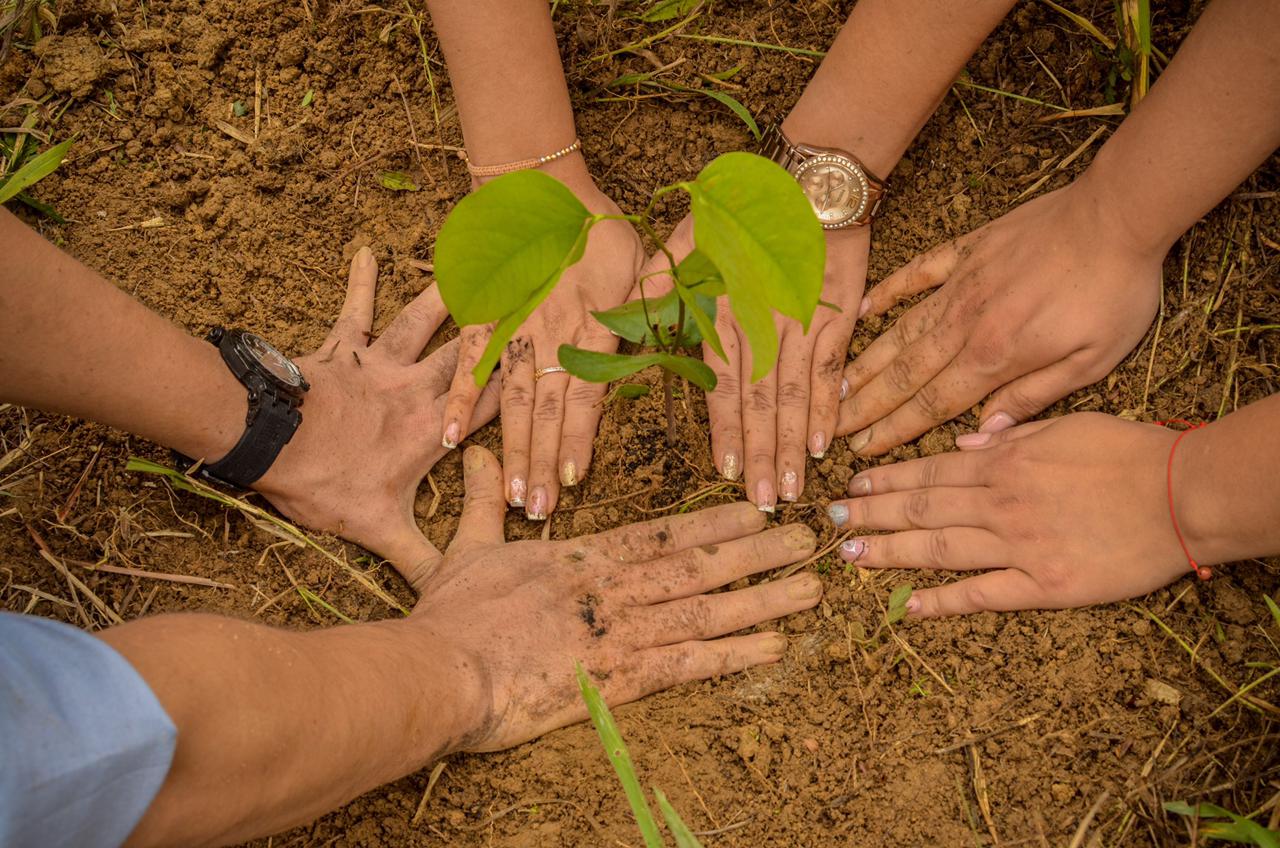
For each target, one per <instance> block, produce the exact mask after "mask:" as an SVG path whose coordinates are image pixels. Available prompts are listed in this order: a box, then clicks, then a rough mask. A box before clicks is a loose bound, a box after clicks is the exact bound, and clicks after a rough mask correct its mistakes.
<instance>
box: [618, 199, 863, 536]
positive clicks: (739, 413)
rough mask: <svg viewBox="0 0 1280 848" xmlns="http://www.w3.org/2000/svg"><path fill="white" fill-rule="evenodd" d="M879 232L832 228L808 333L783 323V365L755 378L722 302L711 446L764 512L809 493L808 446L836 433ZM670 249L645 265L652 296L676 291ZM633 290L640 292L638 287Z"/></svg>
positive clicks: (719, 464)
mask: <svg viewBox="0 0 1280 848" xmlns="http://www.w3.org/2000/svg"><path fill="white" fill-rule="evenodd" d="M870 245H871V233H870V231H869V230H868V229H867V228H866V227H859V228H854V229H846V230H833V231H829V232H828V233H827V268H826V279H825V282H824V284H823V289H822V299H823V300H824V301H826V302H828V303H831V304H834V305H835V306H836V307H838V308H837V309H832V308H831V307H828V306H819V307H818V309H817V311H816V312H815V313H814V314H813V320H812V321H811V322H810V324H809V332H808V333H805V332H804V330H803V329H802V328H801V326H800V324H799V323H798V322H796V321H793V320H792V319H790V318H784V317H779V318H778V320H777V328H778V340H779V352H778V364H777V366H776V367H775V368H774V369H773V370H772V371H770V372H769V374H768V375H767V376H765V377H764V379H762V380H760V381H759V382H758V383H752V382H751V349H750V346H749V345H748V344H747V341H746V336H745V335H744V334H743V333H741V332H740V330H739V328H738V326H737V322H735V321H734V318H733V313H732V311H731V310H730V309H729V303H728V300H727V299H726V298H723V297H722V298H720V300H719V302H718V303H717V305H716V331H717V332H718V333H719V335H720V342H721V344H722V345H723V347H724V352H725V355H726V356H727V357H728V362H725V361H724V360H722V359H720V357H719V356H718V355H717V354H716V353H715V352H714V351H713V350H712V349H711V348H710V347H709V346H707V345H706V344H704V345H703V348H702V359H703V361H704V362H706V363H707V364H708V365H709V366H711V370H712V371H714V372H715V375H716V388H715V391H713V392H710V393H709V394H708V395H707V414H708V416H709V417H710V419H711V453H712V457H713V461H714V462H715V465H716V468H717V469H719V471H720V473H721V474H722V475H724V477H725V478H726V479H729V480H736V479H738V476H739V475H740V474H742V475H745V483H746V489H747V497H748V498H749V499H750V500H751V502H752V503H754V504H755V505H756V507H757V508H758V509H760V510H762V511H764V512H773V510H774V507H775V505H776V504H777V502H778V499H779V498H781V499H782V500H784V501H795V500H796V499H798V498H799V497H800V493H801V492H802V491H804V465H805V451H806V449H807V450H808V452H809V453H810V454H811V455H812V456H814V457H822V456H823V455H824V454H825V453H826V451H827V446H828V445H830V444H831V439H832V437H833V435H834V434H835V432H836V416H837V414H838V410H839V403H840V400H841V398H842V397H843V396H844V395H843V393H842V388H841V384H842V382H843V380H842V374H841V370H842V368H843V366H844V363H845V359H846V358H847V356H848V352H849V339H850V338H852V336H853V325H854V322H855V321H856V320H857V306H858V302H859V301H860V299H861V297H862V290H863V286H864V285H865V283H866V277H867V252H868V250H869V249H870ZM667 246H668V248H669V249H670V250H671V252H672V254H673V255H674V256H675V258H676V261H679V260H681V259H683V258H684V257H685V256H686V255H688V253H689V252H690V251H691V250H693V247H694V245H693V222H692V220H691V219H690V218H687V217H686V218H685V219H684V220H683V221H681V222H680V224H679V225H677V227H676V229H675V231H674V232H673V233H672V235H671V238H670V239H669V240H668V242H667ZM667 267H668V262H667V258H666V256H664V255H663V254H662V253H658V254H655V255H654V256H653V258H651V259H650V260H649V263H648V264H647V265H646V266H645V268H644V270H643V271H641V278H642V279H644V278H645V277H646V276H647V275H649V274H653V275H655V276H653V277H649V278H648V279H646V280H645V286H646V288H645V294H646V295H650V294H653V293H655V292H660V291H662V290H663V289H666V288H669V287H670V285H671V283H670V279H669V276H668V275H664V274H662V271H663V270H664V269H666V268H667ZM634 296H637V297H638V296H639V293H638V292H636V293H635V295H634Z"/></svg>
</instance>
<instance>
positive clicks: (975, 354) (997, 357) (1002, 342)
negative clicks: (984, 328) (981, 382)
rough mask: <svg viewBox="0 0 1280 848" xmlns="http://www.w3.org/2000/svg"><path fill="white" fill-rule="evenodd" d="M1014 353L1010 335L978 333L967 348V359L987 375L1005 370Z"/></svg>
mask: <svg viewBox="0 0 1280 848" xmlns="http://www.w3.org/2000/svg"><path fill="white" fill-rule="evenodd" d="M1012 352H1013V343H1012V341H1011V337H1010V334H1008V333H990V332H978V333H976V334H975V335H974V337H973V338H972V339H970V341H969V344H968V345H967V346H966V348H965V358H966V359H967V360H968V361H969V363H971V364H972V365H973V366H974V367H975V368H976V369H978V370H979V371H980V372H982V373H985V374H992V373H996V372H999V371H1002V370H1004V367H1005V365H1006V364H1007V363H1008V362H1009V359H1010V357H1011V354H1012Z"/></svg>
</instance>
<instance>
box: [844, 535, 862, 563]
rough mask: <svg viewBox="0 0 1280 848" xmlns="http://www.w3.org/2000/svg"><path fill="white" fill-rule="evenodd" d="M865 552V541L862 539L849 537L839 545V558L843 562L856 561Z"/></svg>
mask: <svg viewBox="0 0 1280 848" xmlns="http://www.w3.org/2000/svg"><path fill="white" fill-rule="evenodd" d="M866 552H867V543H866V542H864V541H863V540H862V539H850V540H849V541H847V542H843V543H841V545H840V559H842V560H844V561H845V562H857V561H858V560H860V559H862V556H863V554H865V553H866Z"/></svg>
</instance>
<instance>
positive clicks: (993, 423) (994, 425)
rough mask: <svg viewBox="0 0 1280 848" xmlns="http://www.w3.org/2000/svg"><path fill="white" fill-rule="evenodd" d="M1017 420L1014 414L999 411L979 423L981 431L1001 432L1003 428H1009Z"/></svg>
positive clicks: (979, 430)
mask: <svg viewBox="0 0 1280 848" xmlns="http://www.w3.org/2000/svg"><path fill="white" fill-rule="evenodd" d="M1017 423H1018V422H1017V421H1014V420H1013V416H1012V415H1010V414H1009V413H1007V412H997V413H996V414H995V415H993V416H991V417H990V418H988V419H987V420H986V421H983V422H982V423H981V424H980V425H978V432H979V433H999V432H1000V431H1001V430H1008V429H1009V428H1010V427H1012V426H1013V425H1014V424H1017Z"/></svg>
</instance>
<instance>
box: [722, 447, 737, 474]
mask: <svg viewBox="0 0 1280 848" xmlns="http://www.w3.org/2000/svg"><path fill="white" fill-rule="evenodd" d="M720 467H721V468H722V469H723V470H722V471H721V472H720V473H721V474H722V475H724V479H726V480H737V479H738V457H737V456H736V455H734V454H731V453H727V454H725V455H724V461H723V462H721V463H720Z"/></svg>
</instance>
